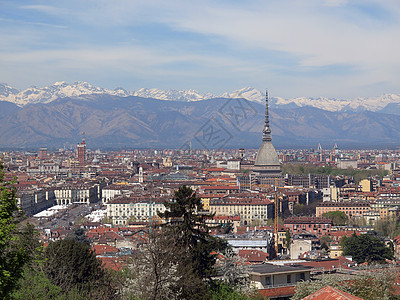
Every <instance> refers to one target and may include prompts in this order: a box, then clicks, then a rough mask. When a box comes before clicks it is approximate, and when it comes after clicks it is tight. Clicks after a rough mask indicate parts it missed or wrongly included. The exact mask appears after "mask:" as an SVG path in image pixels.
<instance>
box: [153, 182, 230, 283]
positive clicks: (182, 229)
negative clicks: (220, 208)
mask: <svg viewBox="0 0 400 300" xmlns="http://www.w3.org/2000/svg"><path fill="white" fill-rule="evenodd" d="M165 206H166V208H167V210H166V211H165V212H164V213H159V216H160V217H161V218H164V219H165V220H167V222H166V223H165V224H164V226H163V229H164V232H165V234H167V235H168V236H169V237H170V238H171V239H172V240H174V242H175V246H176V247H178V248H181V249H184V250H185V252H186V257H187V258H188V261H187V263H188V264H190V265H191V266H192V268H193V270H194V272H195V273H196V274H197V275H198V276H199V277H200V278H208V279H210V278H211V275H212V273H213V266H214V264H215V255H213V254H212V252H213V251H218V250H223V249H225V248H226V246H227V244H226V242H223V241H222V240H221V239H218V238H216V237H213V236H211V235H210V234H209V233H208V232H209V230H210V228H209V226H208V225H207V224H206V220H207V219H209V218H211V217H212V215H209V214H204V213H201V210H202V208H203V205H202V203H201V199H200V198H199V197H197V196H196V193H195V192H194V191H193V190H192V189H191V188H189V187H187V186H181V187H180V188H179V189H178V190H177V191H175V194H174V199H173V201H172V202H165Z"/></svg>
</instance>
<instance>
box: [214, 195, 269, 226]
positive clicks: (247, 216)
mask: <svg viewBox="0 0 400 300" xmlns="http://www.w3.org/2000/svg"><path fill="white" fill-rule="evenodd" d="M209 210H210V213H215V215H217V216H219V215H226V216H235V215H237V216H240V220H241V223H242V224H243V225H249V224H250V223H251V222H252V221H256V220H257V221H261V222H266V221H267V220H268V219H270V218H273V217H274V203H273V202H271V201H270V200H268V199H261V198H250V197H249V198H236V197H226V198H221V199H212V200H210V206H209Z"/></svg>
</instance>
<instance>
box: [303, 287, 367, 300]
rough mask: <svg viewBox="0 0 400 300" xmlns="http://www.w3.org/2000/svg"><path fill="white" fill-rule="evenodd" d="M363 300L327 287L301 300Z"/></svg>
mask: <svg viewBox="0 0 400 300" xmlns="http://www.w3.org/2000/svg"><path fill="white" fill-rule="evenodd" d="M311 299H313V300H347V299H348V300H363V298H360V297H357V296H354V295H351V294H349V293H346V292H343V291H341V290H338V289H335V288H333V287H331V286H329V285H327V286H326V287H324V288H322V289H320V290H318V291H316V292H315V293H312V294H311V295H308V296H307V297H305V298H303V300H311Z"/></svg>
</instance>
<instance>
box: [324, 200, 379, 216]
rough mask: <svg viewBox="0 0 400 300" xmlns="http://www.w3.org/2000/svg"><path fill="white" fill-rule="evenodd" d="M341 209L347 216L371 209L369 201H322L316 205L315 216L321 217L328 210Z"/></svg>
mask: <svg viewBox="0 0 400 300" xmlns="http://www.w3.org/2000/svg"><path fill="white" fill-rule="evenodd" d="M337 210H338V211H342V212H344V213H345V214H346V215H347V216H348V217H349V218H353V217H355V216H362V215H363V214H364V213H366V212H368V211H370V210H371V208H370V203H369V202H352V201H347V202H322V203H321V204H318V205H317V207H316V216H317V217H322V215H323V214H324V213H326V212H330V211H337Z"/></svg>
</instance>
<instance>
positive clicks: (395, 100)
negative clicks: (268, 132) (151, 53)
mask: <svg viewBox="0 0 400 300" xmlns="http://www.w3.org/2000/svg"><path fill="white" fill-rule="evenodd" d="M93 94H105V95H112V96H120V97H128V96H137V97H142V98H152V99H159V100H167V101H180V102H192V101H202V100H208V99H213V98H243V99H246V100H249V101H252V102H255V103H261V104H262V103H264V101H265V94H264V93H263V92H260V91H259V90H257V89H255V88H252V87H245V88H242V89H239V90H236V91H233V92H226V93H223V94H222V95H214V94H211V93H206V94H202V93H200V92H198V91H195V90H188V91H184V90H166V91H163V90H159V89H155V88H152V89H147V88H142V89H139V90H137V91H127V90H125V89H123V88H121V87H119V88H116V89H114V90H108V89H105V88H101V87H96V86H93V85H91V84H90V83H87V82H82V81H78V82H74V83H73V84H68V83H66V82H56V83H55V84H53V85H51V86H47V87H43V88H38V87H30V88H28V89H25V90H23V91H20V90H18V89H15V88H13V87H11V86H9V85H7V84H0V101H7V102H12V103H15V104H16V105H18V106H20V107H23V106H25V105H28V104H36V103H49V102H52V101H54V100H56V99H59V98H65V97H78V96H82V95H93ZM270 105H271V107H272V108H296V107H305V106H312V107H316V108H319V109H322V110H327V111H355V112H357V111H374V112H385V113H395V114H399V113H400V95H396V94H384V95H381V96H379V97H371V98H361V97H358V98H354V99H335V98H325V97H320V98H307V97H297V98H291V99H284V98H281V97H272V98H271V99H270Z"/></svg>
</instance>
